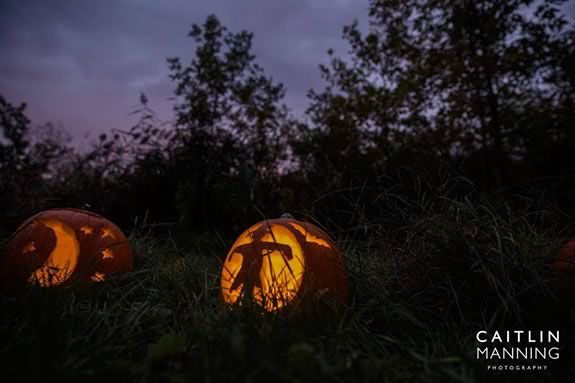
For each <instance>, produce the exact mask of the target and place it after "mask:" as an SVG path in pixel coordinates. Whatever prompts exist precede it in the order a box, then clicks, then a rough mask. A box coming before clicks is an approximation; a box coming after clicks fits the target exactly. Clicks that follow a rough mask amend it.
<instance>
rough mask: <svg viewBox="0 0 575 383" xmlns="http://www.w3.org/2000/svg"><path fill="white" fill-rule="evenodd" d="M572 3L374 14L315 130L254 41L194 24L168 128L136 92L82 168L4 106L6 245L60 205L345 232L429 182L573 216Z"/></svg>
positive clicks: (318, 102) (198, 221) (58, 136)
mask: <svg viewBox="0 0 575 383" xmlns="http://www.w3.org/2000/svg"><path fill="white" fill-rule="evenodd" d="M563 2H564V1H559V0H545V1H532V0H508V1H499V0H498V1H495V0H479V1H472V0H458V1H452V0H449V1H447V0H402V1H395V0H379V1H377V0H372V1H371V3H370V7H369V30H368V31H367V32H365V33H364V32H361V31H360V29H359V27H358V25H357V24H355V23H354V24H351V25H348V26H346V27H344V33H343V38H344V39H345V40H347V42H348V45H349V50H350V57H349V58H347V59H343V58H340V57H338V56H337V54H336V53H335V52H333V51H329V52H328V53H329V55H330V57H331V62H330V64H329V65H326V66H320V70H321V74H322V76H323V78H324V80H325V84H326V85H325V87H324V88H323V89H319V90H311V91H310V92H309V108H308V110H307V113H306V117H305V118H304V119H297V118H294V117H293V116H292V115H291V114H290V111H289V109H288V108H287V106H286V105H285V104H284V86H283V85H282V84H280V83H277V82H276V81H274V80H273V79H272V78H271V77H269V76H268V75H266V73H265V72H264V70H263V68H262V67H260V66H259V65H258V64H257V63H256V61H255V56H254V55H253V53H252V39H253V35H252V34H251V33H248V32H245V31H244V32H239V33H233V32H230V31H228V30H227V29H226V28H225V27H224V26H223V25H221V24H220V22H219V21H218V19H217V18H216V17H215V16H210V17H208V18H207V19H206V21H205V22H204V23H203V24H201V25H193V27H192V29H191V31H190V33H189V37H190V38H191V40H192V42H193V47H194V49H195V51H194V54H193V57H192V59H191V61H185V60H182V59H179V58H170V59H168V66H169V69H170V78H171V79H172V80H173V82H174V85H175V90H174V96H175V97H174V100H175V101H174V119H173V122H171V123H170V124H164V123H162V122H160V121H158V120H157V118H156V116H155V115H154V112H153V106H151V105H148V101H147V99H146V97H145V95H141V96H140V104H141V105H140V108H139V109H138V110H137V111H136V113H137V114H138V116H139V122H138V123H137V124H136V125H135V126H133V127H132V128H130V129H127V130H121V129H115V130H112V131H111V132H110V133H108V134H103V135H101V136H100V137H99V140H98V142H96V143H94V146H93V148H92V149H91V150H89V151H88V152H82V153H80V152H78V151H77V150H76V149H75V148H74V146H73V145H71V144H70V140H69V139H67V137H66V134H65V133H64V132H62V131H61V130H59V129H57V128H56V127H54V126H52V125H50V124H48V125H44V126H41V127H39V128H36V129H32V128H31V126H30V121H29V120H28V119H27V117H26V114H25V107H24V106H23V105H22V106H14V105H12V104H11V103H10V102H9V101H7V100H5V99H4V98H0V124H1V127H0V128H1V132H2V134H1V135H0V214H1V216H2V220H1V224H0V226H1V228H0V231H4V232H9V231H10V230H13V228H14V225H15V224H16V223H17V222H18V221H19V220H21V219H22V218H24V217H25V216H26V215H28V214H31V213H33V212H35V211H37V210H40V209H43V208H48V207H52V206H72V207H78V208H82V207H84V208H89V209H92V210H94V211H97V212H100V213H103V214H106V215H108V216H109V217H111V218H112V219H115V220H116V221H118V222H119V223H120V224H122V225H124V226H128V227H129V226H131V225H133V224H134V219H135V217H139V218H138V219H140V220H142V219H147V220H148V222H156V223H178V224H179V227H181V228H185V229H186V230H188V231H189V230H193V231H197V232H202V231H209V230H213V229H217V230H219V231H224V232H225V231H230V230H238V229H239V228H241V227H243V226H245V225H247V224H250V223H252V222H253V221H255V220H258V219H260V218H261V217H262V216H266V217H273V216H278V215H280V214H281V213H282V212H286V211H289V212H296V213H300V214H302V215H306V214H310V215H315V214H316V213H318V212H321V214H324V215H325V217H327V218H328V219H327V220H328V221H330V222H333V223H335V224H338V225H345V224H350V222H352V221H353V220H354V219H355V218H357V217H356V216H357V214H359V213H361V214H362V215H363V216H366V215H369V214H377V206H375V205H374V204H377V199H378V196H379V195H380V194H381V191H382V190H384V189H385V188H387V187H389V186H390V185H393V184H397V183H415V184H417V182H419V181H418V180H420V179H421V178H422V177H423V178H425V179H427V180H429V183H431V184H433V183H434V182H436V185H437V188H445V183H444V181H445V180H446V179H450V177H459V178H461V179H466V180H468V181H467V184H466V183H462V184H461V185H463V186H461V185H459V186H457V187H455V190H450V192H453V193H467V194H469V193H483V192H490V191H493V190H498V191H500V192H503V193H507V194H511V193H518V194H521V195H524V194H529V193H538V192H544V193H546V194H547V195H549V196H551V199H552V200H553V201H555V203H556V204H557V205H558V206H560V207H562V208H563V209H566V210H567V211H571V212H575V200H574V199H575V112H574V106H575V30H574V28H573V25H572V24H571V22H570V21H568V20H567V18H566V15H564V14H562V13H561V11H560V6H561V4H562V3H563ZM278 49H281V48H280V47H278ZM469 185H472V186H469ZM450 187H451V186H450ZM470 190H471V191H470ZM358 211H359V212H358Z"/></svg>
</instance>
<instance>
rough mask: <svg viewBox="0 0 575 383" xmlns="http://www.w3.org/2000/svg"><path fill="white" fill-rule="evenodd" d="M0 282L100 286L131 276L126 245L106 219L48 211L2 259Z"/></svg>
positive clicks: (16, 237)
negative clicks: (124, 274)
mask: <svg viewBox="0 0 575 383" xmlns="http://www.w3.org/2000/svg"><path fill="white" fill-rule="evenodd" d="M0 261H1V262H0V263H1V267H2V268H1V274H0V280H1V282H2V284H4V285H8V286H14V285H21V284H26V283H28V284H34V285H39V286H43V287H47V286H53V285H61V284H65V283H71V282H99V281H103V280H105V279H106V278H107V277H108V275H110V274H112V273H117V272H127V271H131V270H132V263H133V255H132V250H131V248H130V243H129V241H128V239H127V238H126V236H125V235H124V234H123V233H122V231H121V230H120V229H119V228H118V227H117V226H116V225H114V224H113V223H112V222H110V221H108V220H107V219H105V218H103V217H101V216H99V215H97V214H94V213H91V212H88V211H84V210H77V209H53V210H46V211H43V212H41V213H39V214H36V215H35V216H33V217H31V218H29V219H28V220H26V221H25V222H24V223H23V224H22V225H20V227H19V228H18V229H17V230H16V233H14V234H13V235H12V237H11V238H10V240H9V242H8V245H7V248H6V251H5V252H4V254H2V259H1V260H0Z"/></svg>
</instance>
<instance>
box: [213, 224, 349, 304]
mask: <svg viewBox="0 0 575 383" xmlns="http://www.w3.org/2000/svg"><path fill="white" fill-rule="evenodd" d="M309 293H312V294H314V295H321V296H324V297H325V296H327V297H332V298H336V299H337V300H339V301H340V302H342V303H345V304H347V303H348V300H349V290H348V286H347V278H346V275H345V271H344V268H343V261H342V257H341V254H340V252H339V251H338V249H337V247H336V246H335V244H334V243H333V241H332V240H331V239H330V238H329V237H328V236H327V234H325V233H324V232H323V231H321V230H320V229H318V228H317V227H316V226H314V225H312V224H309V223H305V222H300V221H296V220H295V219H291V218H280V219H271V220H266V221H262V222H259V223H257V224H255V225H253V226H252V227H250V228H249V229H247V230H246V231H245V232H243V233H242V234H241V235H240V236H239V238H238V239H237V240H236V242H235V243H234V244H233V246H232V248H231V250H230V251H229V253H228V255H227V257H226V259H225V262H224V265H223V270H222V279H221V297H222V299H223V301H224V302H226V303H236V302H238V301H239V300H241V299H245V298H247V299H252V300H253V301H255V302H257V303H258V304H260V305H261V306H262V307H263V308H264V309H266V310H267V311H277V310H279V309H282V308H283V307H286V306H288V305H289V304H290V303H292V302H296V301H298V300H299V299H300V298H302V296H303V294H306V296H307V295H308V294H309Z"/></svg>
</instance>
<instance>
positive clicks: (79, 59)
mask: <svg viewBox="0 0 575 383" xmlns="http://www.w3.org/2000/svg"><path fill="white" fill-rule="evenodd" d="M367 7H368V0H99V1H98V0H52V1H47V0H34V1H33V0H0V57H1V58H2V59H1V60H0V94H3V95H4V96H6V97H7V98H8V99H9V100H10V101H11V102H12V103H15V104H16V103H20V102H26V103H27V104H28V115H29V116H30V117H31V119H32V121H33V123H34V124H39V123H43V122H47V121H53V122H56V123H61V124H62V125H63V126H64V127H65V128H66V129H67V130H68V131H70V132H71V133H72V135H73V136H74V137H75V139H76V141H79V142H82V141H85V140H92V139H94V138H95V136H96V135H97V134H98V133H99V132H104V131H108V130H110V129H111V128H120V129H126V128H128V127H129V126H130V125H131V124H132V123H133V122H134V118H133V117H131V116H129V113H130V112H131V111H132V110H133V109H134V107H135V105H136V104H137V100H138V97H139V94H140V92H144V93H146V95H147V96H148V99H149V100H150V106H151V107H152V108H153V109H155V110H156V111H157V112H158V114H159V116H160V118H161V119H163V120H169V119H170V118H171V105H172V103H171V102H170V101H169V100H168V98H169V97H170V96H171V95H172V90H173V84H172V83H171V81H170V80H169V79H168V77H167V75H168V71H167V65H166V57H174V56H177V57H181V58H182V59H183V61H184V62H187V61H189V60H190V59H191V58H192V54H193V50H192V43H191V39H190V38H188V37H187V33H188V32H189V30H190V27H191V24H192V23H202V22H203V21H204V20H205V18H206V16H207V15H208V14H211V13H213V14H215V15H216V16H218V17H219V18H220V20H221V22H222V23H223V24H224V25H225V26H227V27H228V28H229V29H230V30H231V31H233V32H237V31H240V30H244V29H245V30H249V31H253V32H254V33H255V37H254V52H255V53H256V55H257V59H256V61H257V62H258V63H259V64H260V65H262V66H263V67H264V69H265V71H266V73H267V74H268V75H271V76H272V77H274V79H275V80H276V81H281V82H283V83H284V85H285V86H286V88H287V97H286V103H287V104H288V106H290V107H291V108H292V109H293V110H294V111H296V112H301V111H302V110H303V108H304V107H305V105H306V103H307V100H306V98H305V95H306V93H307V91H308V90H309V89H310V88H321V87H322V81H321V79H320V77H319V71H318V68H317V67H318V64H320V63H325V62H327V54H326V50H327V49H328V48H335V50H336V52H338V53H339V54H340V55H342V54H344V53H345V52H346V51H347V46H346V43H345V42H344V41H343V40H342V38H341V31H342V27H343V26H344V25H346V24H349V23H351V22H352V21H353V20H354V19H357V20H358V21H359V22H360V25H362V26H364V27H365V25H366V23H367ZM567 9H568V13H569V14H570V15H573V14H574V12H573V11H574V10H575V0H571V1H570V3H569V5H568V6H567Z"/></svg>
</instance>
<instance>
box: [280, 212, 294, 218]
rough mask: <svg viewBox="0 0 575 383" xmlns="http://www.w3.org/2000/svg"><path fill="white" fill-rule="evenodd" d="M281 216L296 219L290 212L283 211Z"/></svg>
mask: <svg viewBox="0 0 575 383" xmlns="http://www.w3.org/2000/svg"><path fill="white" fill-rule="evenodd" d="M281 218H286V219H295V218H294V217H293V215H291V214H290V213H283V214H282V215H281Z"/></svg>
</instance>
